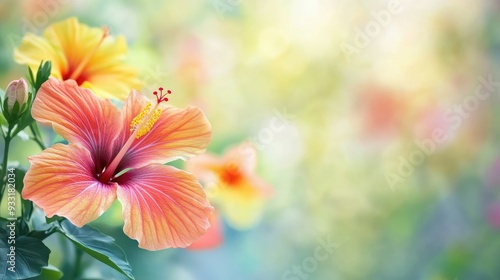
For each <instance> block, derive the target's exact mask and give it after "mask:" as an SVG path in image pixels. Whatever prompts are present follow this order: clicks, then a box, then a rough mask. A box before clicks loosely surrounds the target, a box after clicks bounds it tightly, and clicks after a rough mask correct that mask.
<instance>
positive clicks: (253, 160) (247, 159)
mask: <svg viewBox="0 0 500 280" xmlns="http://www.w3.org/2000/svg"><path fill="white" fill-rule="evenodd" d="M224 161H225V164H226V165H235V166H238V168H239V169H241V170H242V171H244V172H253V171H254V170H255V166H256V164H257V150H256V149H255V146H253V145H252V144H251V143H250V142H246V143H243V144H240V145H238V146H236V147H234V148H231V149H229V150H228V151H227V152H225V153H224Z"/></svg>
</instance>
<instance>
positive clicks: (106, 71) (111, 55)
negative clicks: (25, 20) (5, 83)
mask: <svg viewBox="0 0 500 280" xmlns="http://www.w3.org/2000/svg"><path fill="white" fill-rule="evenodd" d="M126 53H127V44H126V42H125V38H124V37H123V36H118V37H116V38H114V37H112V36H109V34H108V30H107V29H106V28H102V29H101V28H91V27H89V26H87V25H84V24H81V23H79V22H78V19H76V18H69V19H67V20H64V21H61V22H58V23H55V24H52V25H50V26H49V27H47V29H46V30H45V32H44V33H43V36H37V35H35V34H32V33H28V34H27V35H26V36H24V38H23V40H22V42H21V45H20V46H19V47H18V48H16V49H15V50H14V60H15V61H16V62H17V63H19V64H25V65H28V66H29V67H31V68H32V69H37V67H38V65H40V61H42V60H43V61H51V62H52V72H51V75H52V77H54V78H57V79H59V80H63V81H65V80H75V81H76V82H77V83H78V85H80V86H81V87H84V88H89V89H92V91H93V92H94V93H95V94H97V95H98V96H100V97H103V98H117V99H120V100H123V99H125V98H126V97H127V94H128V93H129V92H130V90H132V89H139V88H140V87H141V82H140V81H139V79H138V78H137V76H138V71H137V70H136V69H135V68H134V67H132V66H129V65H126V64H125V63H124V59H125V55H126Z"/></svg>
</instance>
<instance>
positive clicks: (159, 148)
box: [119, 91, 212, 170]
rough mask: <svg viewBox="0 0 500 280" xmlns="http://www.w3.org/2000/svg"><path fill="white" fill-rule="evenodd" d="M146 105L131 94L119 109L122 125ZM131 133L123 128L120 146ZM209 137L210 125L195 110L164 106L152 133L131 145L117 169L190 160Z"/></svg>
mask: <svg viewBox="0 0 500 280" xmlns="http://www.w3.org/2000/svg"><path fill="white" fill-rule="evenodd" d="M148 102H149V100H148V99H147V98H146V97H145V96H142V95H140V94H138V93H136V92H135V91H133V92H132V93H131V94H130V96H129V98H128V99H127V100H126V101H125V103H124V105H123V108H122V112H123V114H124V123H125V124H127V125H129V124H130V123H131V121H132V119H133V118H134V117H136V116H137V115H138V114H139V113H140V112H141V111H142V110H143V109H144V107H145V106H146V104H147V103H148ZM131 133H132V132H130V129H129V127H125V129H124V130H123V131H122V134H121V137H122V138H121V141H122V143H123V142H124V141H125V140H126V139H127V138H128V137H129V136H130V134H131ZM211 137H212V131H211V126H210V123H209V122H208V120H207V119H206V118H205V116H204V115H203V113H202V112H201V111H200V110H199V109H198V108H195V107H188V108H186V109H178V108H175V107H172V106H164V107H163V112H162V114H161V116H160V118H159V119H158V121H157V122H156V123H155V124H154V125H153V128H152V129H151V131H149V132H148V133H146V134H145V135H144V136H142V137H141V138H139V139H137V140H135V141H134V143H133V144H132V146H131V147H130V149H129V150H128V152H127V153H126V154H125V156H124V158H123V159H122V161H121V164H120V166H119V169H120V170H122V169H123V168H127V167H130V168H133V167H139V166H144V165H146V164H149V163H162V164H163V163H166V162H169V161H171V160H174V159H176V158H183V159H186V158H189V157H192V156H193V155H196V154H200V153H203V152H204V151H205V150H206V148H207V146H208V143H209V142H210V139H211Z"/></svg>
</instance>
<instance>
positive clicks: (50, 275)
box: [29, 264, 64, 280]
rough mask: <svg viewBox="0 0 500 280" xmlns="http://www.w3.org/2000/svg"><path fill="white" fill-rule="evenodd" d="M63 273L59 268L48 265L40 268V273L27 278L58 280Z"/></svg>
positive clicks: (30, 279) (31, 279) (33, 279)
mask: <svg viewBox="0 0 500 280" xmlns="http://www.w3.org/2000/svg"><path fill="white" fill-rule="evenodd" d="M63 275H64V273H63V272H62V271H60V270H59V268H57V267H55V266H53V265H50V264H49V265H48V266H46V267H43V268H42V273H41V274H40V275H38V276H36V277H33V278H29V280H59V279H61V278H62V277H63Z"/></svg>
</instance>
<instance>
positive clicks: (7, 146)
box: [0, 126, 12, 201]
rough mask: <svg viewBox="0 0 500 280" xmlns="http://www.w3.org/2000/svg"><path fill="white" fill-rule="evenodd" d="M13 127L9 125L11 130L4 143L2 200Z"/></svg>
mask: <svg viewBox="0 0 500 280" xmlns="http://www.w3.org/2000/svg"><path fill="white" fill-rule="evenodd" d="M11 129H12V127H11V126H9V130H8V131H7V136H5V138H4V140H5V145H4V150H3V161H2V170H1V173H0V182H1V186H0V201H1V200H2V198H3V192H4V191H5V176H6V174H7V161H8V159H9V147H10V140H11V138H10V130H11Z"/></svg>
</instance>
